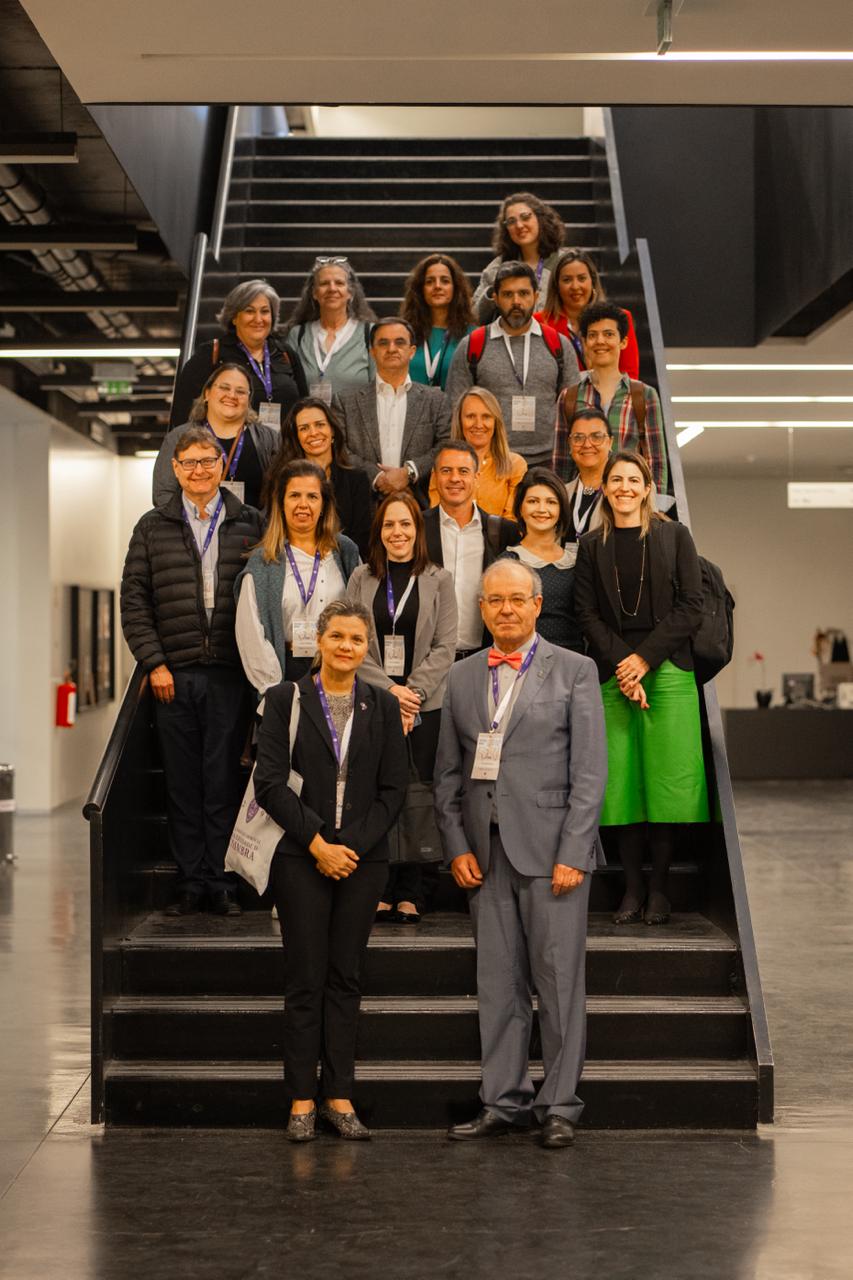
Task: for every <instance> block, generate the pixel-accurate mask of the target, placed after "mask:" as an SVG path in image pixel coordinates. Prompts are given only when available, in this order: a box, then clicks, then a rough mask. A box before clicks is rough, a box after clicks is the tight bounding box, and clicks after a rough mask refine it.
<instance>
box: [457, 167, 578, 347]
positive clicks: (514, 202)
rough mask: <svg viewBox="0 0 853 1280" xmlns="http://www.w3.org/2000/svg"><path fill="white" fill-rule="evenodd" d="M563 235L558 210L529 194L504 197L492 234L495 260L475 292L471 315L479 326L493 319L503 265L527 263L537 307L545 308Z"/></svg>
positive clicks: (528, 192) (489, 265)
mask: <svg viewBox="0 0 853 1280" xmlns="http://www.w3.org/2000/svg"><path fill="white" fill-rule="evenodd" d="M565 232H566V228H565V227H564V225H563V220H562V218H561V217H560V215H559V214H558V213H557V210H556V209H553V208H552V207H551V205H549V204H546V203H545V201H544V200H540V199H539V197H538V196H535V195H533V193H532V192H530V191H516V192H514V193H513V194H512V195H509V196H507V197H506V199H505V200H504V201H503V202H502V203H501V207H500V209H499V210H498V216H497V219H496V220H495V225H494V228H493V230H492V249H493V250H494V253H495V256H494V258H492V260H491V262H490V263H488V265H487V266H486V267H484V269H483V273H482V275H481V276H480V283H479V284H478V285H477V288H476V289H475V290H474V311H475V312H476V313H477V316H478V318H479V320H480V323H481V324H486V323H488V321H489V320H492V319H493V318H494V313H495V312H494V304H493V301H492V298H491V291H492V288H493V286H494V283H495V276H496V275H497V271H498V267H499V266H500V265H501V263H503V262H525V263H527V265H528V266H529V267H530V268H531V269H532V270H533V271H534V272H535V275H536V280H537V282H538V285H539V293H538V296H537V306H539V307H542V306H544V305H545V297H546V295H547V292H548V282H549V280H550V278H551V272H552V270H553V268H554V263H555V261H556V259H557V254H558V252H559V250H560V248H561V246H562V243H563V237H564V236H565Z"/></svg>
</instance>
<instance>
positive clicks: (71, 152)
mask: <svg viewBox="0 0 853 1280" xmlns="http://www.w3.org/2000/svg"><path fill="white" fill-rule="evenodd" d="M77 159H78V156H77V134H76V133H0V164H76V163H77Z"/></svg>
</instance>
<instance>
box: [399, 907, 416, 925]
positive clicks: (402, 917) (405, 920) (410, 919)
mask: <svg viewBox="0 0 853 1280" xmlns="http://www.w3.org/2000/svg"><path fill="white" fill-rule="evenodd" d="M420 922H421V913H420V911H400V910H399V909H398V910H397V911H395V912H394V923H395V924H420Z"/></svg>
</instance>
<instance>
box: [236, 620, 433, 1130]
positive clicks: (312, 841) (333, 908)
mask: <svg viewBox="0 0 853 1280" xmlns="http://www.w3.org/2000/svg"><path fill="white" fill-rule="evenodd" d="M369 635H370V615H369V614H368V612H367V610H366V609H364V608H363V607H362V606H360V605H357V604H351V603H349V602H347V601H345V600H336V601H334V602H333V603H332V604H330V605H327V606H326V608H325V609H324V610H323V612H322V614H321V615H320V618H319V621H318V624H317V647H318V651H319V670H317V671H316V672H315V673H314V674H308V675H306V676H303V677H302V679H301V680H300V681H299V682H298V688H299V694H300V711H299V725H298V729H297V732H296V739H295V745H294V750H293V758H292V760H291V754H290V712H291V706H292V702H293V697H294V687H295V686H294V685H292V684H280V685H277V686H276V687H275V688H273V689H271V690H270V691H269V693H268V694H267V696H266V705H265V709H264V715H263V720H262V724H261V731H260V736H259V739H258V757H257V763H256V765H255V775H254V777H255V796H256V798H257V801H258V804H259V805H260V806H261V808H262V809H265V810H266V812H267V813H268V814H269V815H270V816H271V817H272V818H273V819H274V821H276V822H277V823H278V824H279V825H280V826H281V827H283V828H284V835H283V836H282V838H281V840H280V842H279V844H278V848H277V849H276V853H275V856H274V858H273V865H272V876H271V879H272V884H273V892H274V896H275V902H276V907H277V909H278V915H279V919H280V921H281V926H282V938H283V941H284V944H285V946H284V955H285V1012H284V1080H285V1086H286V1088H287V1091H288V1093H289V1095H290V1098H291V1113H290V1120H289V1123H288V1127H287V1136H288V1138H290V1139H291V1140H292V1141H295V1142H306V1141H309V1140H310V1139H311V1138H313V1137H314V1125H315V1119H316V1115H317V1108H316V1106H315V1101H314V1099H315V1095H316V1094H317V1063H318V1061H319V1062H320V1064H321V1079H320V1096H321V1097H322V1098H323V1099H324V1101H323V1103H322V1105H321V1107H320V1115H321V1116H322V1117H323V1119H325V1120H326V1121H327V1123H329V1124H330V1125H331V1126H332V1127H333V1128H334V1129H335V1130H336V1131H337V1132H338V1133H339V1134H340V1135H341V1137H343V1138H356V1139H358V1138H367V1137H369V1136H370V1134H369V1133H368V1131H367V1129H365V1127H364V1125H363V1124H361V1122H360V1121H359V1119H358V1117H357V1116H356V1114H355V1111H354V1109H353V1105H352V1102H351V1101H350V1098H351V1095H352V1086H353V1076H354V1069H355V1068H354V1064H355V1037H356V1023H357V1020H358V1010H359V1003H360V996H361V993H360V989H359V970H360V967H361V962H362V959H363V956H364V951H365V948H366V946H367V940H368V937H369V935H370V927H371V924H372V922H373V917H374V914H375V912H376V907H377V904H378V902H379V899H380V896H381V894H382V890H383V888H384V887H385V881H386V879H387V876H388V842H387V833H388V830H389V828H390V827H391V825H392V824H393V822H394V820H395V819H396V817H397V814H398V813H399V811H400V808H401V807H402V804H403V801H404V799H405V796H406V785H407V782H408V769H407V754H406V749H405V741H404V737H403V725H402V721H401V719H400V707H399V703H398V701H397V699H396V698H394V697H392V695H391V694H390V693H387V692H386V691H385V690H384V689H378V688H376V687H375V686H373V685H369V684H366V683H365V682H364V681H363V680H360V679H357V678H356V670H357V668H358V667H359V666H360V665H361V663H362V662H363V660H364V657H365V655H366V654H367V648H368V637H369ZM291 769H293V770H295V771H296V772H297V773H298V774H299V775H301V778H302V779H303V783H302V788H301V792H300V794H299V795H297V794H296V791H294V790H292V789H291V787H290V785H289V775H290V771H291Z"/></svg>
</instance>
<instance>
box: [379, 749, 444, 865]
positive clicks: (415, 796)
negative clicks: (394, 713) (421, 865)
mask: <svg viewBox="0 0 853 1280" xmlns="http://www.w3.org/2000/svg"><path fill="white" fill-rule="evenodd" d="M406 746H407V749H408V752H409V786H408V790H407V791H406V802H405V804H404V805H403V808H402V809H401V811H400V816H399V818H398V819H397V821H396V822H395V823H394V825H393V827H392V828H391V830H390V831H389V832H388V853H389V861H390V862H441V861H442V859H443V857H444V854H443V852H442V848H441V839H440V837H439V834H438V827H437V826H436V822H435V811H434V809H433V802H432V783H431V782H422V781H421V778H420V776H419V775H418V771H417V769H416V768H415V763H414V760H413V759H412V744H411V741H410V740H409V739H408V738H407V739H406Z"/></svg>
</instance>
